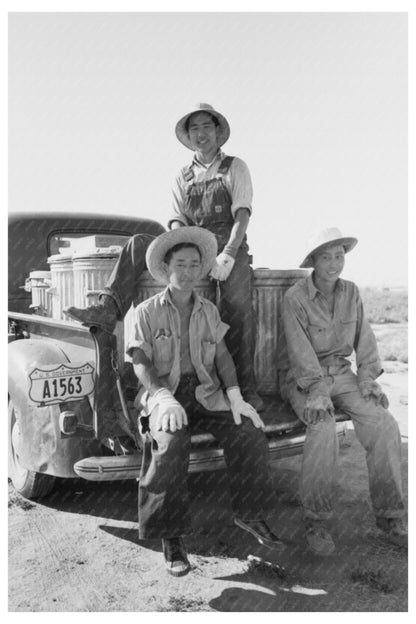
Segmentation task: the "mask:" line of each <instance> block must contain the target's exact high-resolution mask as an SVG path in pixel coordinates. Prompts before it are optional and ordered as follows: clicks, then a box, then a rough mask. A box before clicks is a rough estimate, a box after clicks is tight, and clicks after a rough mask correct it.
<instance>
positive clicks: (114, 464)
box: [74, 422, 347, 481]
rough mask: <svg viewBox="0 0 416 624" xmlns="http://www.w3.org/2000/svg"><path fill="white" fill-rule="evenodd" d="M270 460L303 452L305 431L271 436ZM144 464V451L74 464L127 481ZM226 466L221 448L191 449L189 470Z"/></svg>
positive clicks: (87, 475) (92, 475)
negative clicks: (142, 452)
mask: <svg viewBox="0 0 416 624" xmlns="http://www.w3.org/2000/svg"><path fill="white" fill-rule="evenodd" d="M346 430H347V423H346V422H338V423H337V435H338V437H339V438H342V437H344V436H345V434H346ZM267 441H268V444H269V459H270V462H271V463H274V462H276V461H278V460H279V459H282V458H283V457H291V456H293V455H299V454H301V453H302V450H303V445H304V442H305V433H304V431H301V432H299V435H291V436H279V437H275V438H268V440H267ZM141 463H142V454H141V452H138V453H134V454H131V455H114V456H112V455H109V456H102V457H86V458H85V459H81V460H80V461H78V462H77V463H76V464H75V465H74V471H75V473H76V474H77V475H78V476H79V477H82V478H83V479H86V480H88V481H124V480H125V479H138V478H139V476H140V468H141ZM224 468H225V462H224V452H223V450H222V449H221V448H205V449H196V450H193V451H191V454H190V460H189V470H188V472H190V473H194V472H203V471H213V470H223V469H224Z"/></svg>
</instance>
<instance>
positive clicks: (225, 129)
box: [175, 108, 231, 151]
mask: <svg viewBox="0 0 416 624" xmlns="http://www.w3.org/2000/svg"><path fill="white" fill-rule="evenodd" d="M196 113H208V114H209V115H212V116H213V117H216V118H217V119H218V123H219V126H218V147H221V146H222V145H224V143H225V142H226V141H228V139H229V138H230V132H231V130H230V125H229V123H228V121H227V120H226V118H225V117H224V115H221V113H219V112H218V111H216V110H214V109H212V108H207V109H204V108H198V109H197V110H193V111H191V112H190V113H188V114H187V115H185V116H184V117H182V118H181V119H180V120H179V121H178V123H177V124H176V127H175V134H176V137H177V138H178V140H179V141H180V142H181V143H182V145H185V147H187V148H188V149H190V150H192V151H193V150H194V148H193V147H192V144H191V142H190V140H189V135H188V132H187V130H186V122H187V121H188V119H189V117H190V116H191V115H195V114H196Z"/></svg>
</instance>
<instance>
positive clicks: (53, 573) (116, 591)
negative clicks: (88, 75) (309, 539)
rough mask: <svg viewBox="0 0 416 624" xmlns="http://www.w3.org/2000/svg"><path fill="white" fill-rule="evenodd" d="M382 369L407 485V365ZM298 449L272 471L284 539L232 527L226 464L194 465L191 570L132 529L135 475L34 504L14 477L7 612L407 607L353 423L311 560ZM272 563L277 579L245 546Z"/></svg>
mask: <svg viewBox="0 0 416 624" xmlns="http://www.w3.org/2000/svg"><path fill="white" fill-rule="evenodd" d="M385 368H386V370H387V371H388V372H386V374H385V375H384V376H383V378H382V379H381V381H382V383H383V385H384V386H385V389H386V390H387V392H388V394H389V398H390V402H391V406H392V412H393V413H394V414H395V416H396V418H397V419H398V421H399V423H400V428H401V432H402V434H403V451H404V461H403V476H404V480H405V486H406V490H407V366H406V365H403V364H401V365H400V364H398V363H397V364H395V363H394V366H393V365H392V363H389V365H388V366H386V367H385ZM300 461H301V460H300V457H295V458H291V459H286V460H282V461H281V462H279V463H278V464H276V465H275V466H274V469H273V473H274V479H275V485H276V490H277V492H278V497H279V502H280V505H279V508H278V509H277V513H276V517H275V519H274V521H273V523H272V525H273V527H274V528H275V530H276V531H277V532H278V533H279V534H281V536H282V537H283V539H285V540H286V542H287V547H286V548H285V549H284V550H282V551H274V550H270V549H267V548H264V547H261V546H260V545H258V544H257V542H256V541H255V540H254V539H253V538H251V537H250V536H246V535H245V534H244V533H243V532H242V531H241V530H240V529H238V528H235V527H233V525H232V522H231V509H230V506H229V495H228V491H227V486H226V480H225V478H224V474H223V473H222V472H217V473H210V474H209V475H206V474H205V475H204V474H202V475H192V477H191V478H190V491H191V495H192V508H193V519H194V534H193V536H192V537H190V538H189V539H188V540H187V544H188V549H189V555H190V561H191V564H192V570H191V572H190V574H189V575H188V576H186V577H183V578H179V579H175V578H173V577H170V576H169V575H168V574H166V573H165V570H164V567H163V563H162V556H161V552H160V544H159V542H150V541H148V542H139V541H138V538H137V524H136V517H137V487H136V484H135V482H131V481H129V482H124V483H121V484H120V483H109V484H105V483H103V484H94V483H88V482H86V481H82V480H77V481H73V482H61V484H60V487H58V488H57V489H56V491H55V492H54V493H53V494H52V495H51V496H50V497H49V498H48V499H46V500H43V501H42V502H39V503H31V502H28V501H24V499H22V498H20V497H19V496H17V495H16V494H15V492H14V491H13V489H12V488H11V487H10V495H9V611H14V612H15V611H19V612H21V611H31V612H34V611H41V612H46V611H52V612H53V611H55V612H59V611H61V612H62V611H83V612H84V611H85V612H88V611H95V612H97V611H126V612H127V611H133V612H134V611H142V612H144V611H211V612H215V611H220V612H222V611H224V612H237V611H248V612H249V611H283V612H291V611H296V612H304V611H361V612H363V611H365V612H368V611H379V612H383V611H407V608H408V607H407V605H408V602H407V551H404V550H403V549H399V548H397V547H394V546H391V545H390V544H389V543H388V542H386V541H385V539H384V538H383V537H382V536H380V534H379V533H378V531H377V530H376V528H375V526H374V519H373V516H372V513H371V508H370V505H369V497H368V482H367V470H366V465H365V458H364V452H363V449H362V448H361V447H360V445H359V444H358V442H357V440H356V438H355V435H354V432H353V431H349V432H348V436H347V439H346V440H345V443H343V444H342V446H341V449H340V461H339V470H338V485H337V488H336V492H335V509H336V517H335V518H334V520H333V521H332V525H331V527H332V532H333V536H334V539H335V541H336V543H337V552H336V554H334V555H333V556H331V557H329V558H325V559H322V558H319V557H317V556H315V555H313V554H312V553H310V552H308V550H307V549H306V547H305V542H304V536H303V529H302V523H301V510H300V506H299V500H298V494H297V481H298V474H299V468H300ZM250 554H252V555H256V556H259V557H261V558H263V559H264V560H267V561H270V562H273V563H278V564H280V565H281V566H284V568H285V569H286V576H285V577H284V578H281V577H280V576H279V575H277V574H276V573H275V572H273V571H271V570H270V569H269V568H266V567H265V566H260V567H253V566H252V564H250V563H249V561H248V560H247V557H248V555H250Z"/></svg>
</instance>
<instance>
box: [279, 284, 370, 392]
mask: <svg viewBox="0 0 416 624" xmlns="http://www.w3.org/2000/svg"><path fill="white" fill-rule="evenodd" d="M312 275H313V274H312ZM312 275H309V276H308V277H306V278H304V279H302V280H300V281H299V282H297V283H296V284H295V285H294V286H292V287H291V288H289V290H288V291H287V292H286V294H285V296H284V298H283V312H282V317H283V326H284V334H285V342H286V348H287V355H288V366H289V369H290V370H289V374H288V375H287V378H286V381H287V383H290V382H291V381H293V380H295V381H296V383H297V385H298V387H299V388H301V389H302V390H304V391H306V392H310V393H313V394H325V395H326V394H328V390H327V386H326V384H325V382H324V381H323V377H324V376H326V375H328V374H337V373H342V370H343V369H344V370H346V369H349V368H350V366H351V362H350V360H349V359H348V358H350V356H351V355H352V353H353V351H355V354H356V365H357V375H358V380H359V381H363V380H364V379H371V380H372V379H375V378H376V377H378V376H379V375H380V374H381V373H382V368H381V362H380V358H379V355H378V349H377V343H376V339H375V336H374V333H373V330H372V329H371V327H370V324H369V322H368V321H367V319H366V317H365V314H364V309H363V303H362V300H361V296H360V293H359V290H358V288H357V286H356V285H355V284H354V283H353V282H350V281H347V280H342V279H338V280H337V282H336V285H335V292H334V310H333V313H332V310H331V309H330V306H329V304H328V301H327V299H326V298H325V296H324V295H323V294H322V293H321V292H320V291H319V290H318V289H317V288H316V286H315V284H314V282H313V277H312Z"/></svg>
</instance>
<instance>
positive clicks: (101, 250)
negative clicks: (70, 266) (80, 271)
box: [73, 245, 122, 260]
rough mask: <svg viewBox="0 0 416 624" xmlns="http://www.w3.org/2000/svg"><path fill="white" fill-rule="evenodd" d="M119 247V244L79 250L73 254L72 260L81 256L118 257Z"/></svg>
mask: <svg viewBox="0 0 416 624" xmlns="http://www.w3.org/2000/svg"><path fill="white" fill-rule="evenodd" d="M121 249H122V248H121V247H120V246H119V245H113V246H112V247H97V248H96V249H95V250H94V251H79V252H75V253H74V255H73V259H74V260H80V259H81V258H85V259H87V258H91V259H93V258H118V256H119V255H120V251H121Z"/></svg>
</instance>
